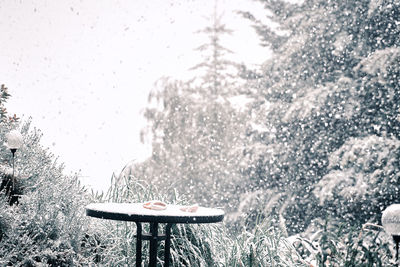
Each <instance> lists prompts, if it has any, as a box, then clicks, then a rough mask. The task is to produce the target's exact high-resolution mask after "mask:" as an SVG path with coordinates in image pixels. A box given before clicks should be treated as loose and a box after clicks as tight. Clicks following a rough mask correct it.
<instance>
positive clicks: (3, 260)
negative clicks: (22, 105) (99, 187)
mask: <svg viewBox="0 0 400 267" xmlns="http://www.w3.org/2000/svg"><path fill="white" fill-rule="evenodd" d="M16 128H18V129H19V130H20V131H21V133H22V136H23V146H22V147H21V148H20V149H18V150H17V151H16V153H15V177H14V179H15V180H16V184H17V185H18V188H19V190H17V191H13V193H18V194H19V196H18V203H14V205H10V203H9V201H8V197H9V196H7V195H6V193H7V192H6V190H2V191H1V192H0V207H1V208H0V229H1V230H0V265H2V266H7V265H8V266H38V265H45V266H46V265H49V266H75V265H82V264H83V265H85V264H87V263H89V262H90V260H88V259H87V258H85V257H83V256H82V255H83V254H84V249H82V248H81V243H82V240H83V237H84V234H85V233H86V232H87V231H88V230H87V227H86V226H87V222H86V216H85V215H84V206H85V204H86V203H87V202H88V201H89V198H90V195H89V194H88V193H87V192H86V191H85V189H84V188H83V187H82V186H80V185H79V182H78V178H77V176H76V175H71V176H67V175H64V173H63V166H62V165H61V164H59V163H57V160H56V159H55V156H54V155H52V154H51V153H50V152H49V151H48V150H47V149H45V148H43V147H42V146H41V144H40V138H41V133H40V132H39V131H38V130H37V129H31V127H30V121H29V120H28V121H27V122H24V123H14V122H10V121H3V122H2V123H1V124H0V138H1V140H5V135H6V134H7V133H9V132H10V130H12V129H16ZM0 158H1V162H3V166H2V168H1V171H2V180H4V179H7V177H8V176H10V174H8V172H10V170H9V169H10V167H9V166H10V165H11V162H10V161H11V152H10V150H9V149H8V148H7V147H6V146H5V145H4V144H2V145H1V146H0ZM4 189H5V188H4Z"/></svg>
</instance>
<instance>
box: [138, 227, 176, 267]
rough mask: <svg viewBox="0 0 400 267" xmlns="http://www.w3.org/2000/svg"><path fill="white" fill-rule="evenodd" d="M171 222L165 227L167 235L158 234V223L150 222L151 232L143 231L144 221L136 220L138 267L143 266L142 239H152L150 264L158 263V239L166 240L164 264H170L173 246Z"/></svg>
mask: <svg viewBox="0 0 400 267" xmlns="http://www.w3.org/2000/svg"><path fill="white" fill-rule="evenodd" d="M171 227H172V224H171V223H167V226H166V227H165V235H158V223H150V234H148V233H143V232H142V223H141V222H136V267H141V266H142V240H149V241H150V253H149V259H150V260H149V266H150V267H156V265H157V247H158V241H161V240H165V251H164V266H165V267H168V266H169V261H170V246H171Z"/></svg>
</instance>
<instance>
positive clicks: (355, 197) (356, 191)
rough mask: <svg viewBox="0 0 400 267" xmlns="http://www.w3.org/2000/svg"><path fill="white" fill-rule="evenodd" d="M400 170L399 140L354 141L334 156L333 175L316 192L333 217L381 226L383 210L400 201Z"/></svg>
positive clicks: (366, 138) (322, 181) (366, 139)
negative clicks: (370, 221)
mask: <svg viewBox="0 0 400 267" xmlns="http://www.w3.org/2000/svg"><path fill="white" fill-rule="evenodd" d="M399 168H400V141H399V140H398V139H396V138H388V137H378V136H367V137H364V138H352V139H350V140H348V141H347V142H346V143H345V144H344V145H343V146H341V147H340V148H339V149H338V150H337V151H335V152H333V153H332V154H331V155H330V157H329V167H328V169H329V172H328V173H327V174H326V175H325V176H324V177H323V178H322V179H321V180H320V181H319V182H318V183H317V185H316V186H315V189H314V191H313V192H314V194H315V195H316V196H317V197H318V199H319V201H320V205H321V206H324V207H325V209H326V210H327V211H328V213H329V214H330V215H333V216H335V217H337V218H340V219H341V220H343V219H346V221H347V222H351V223H354V222H357V223H359V222H365V221H367V220H372V221H374V222H379V221H380V216H381V212H382V210H383V209H385V208H386V207H387V206H389V205H390V204H392V203H394V202H396V201H398V199H399V198H400V190H399V188H398V184H399V183H400V169H399ZM343 222H344V221H343Z"/></svg>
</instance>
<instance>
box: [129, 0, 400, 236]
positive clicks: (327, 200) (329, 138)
mask: <svg viewBox="0 0 400 267" xmlns="http://www.w3.org/2000/svg"><path fill="white" fill-rule="evenodd" d="M261 2H262V3H263V4H264V6H265V16H266V17H267V18H268V19H269V21H270V22H271V23H269V24H268V25H266V24H265V23H262V22H261V21H262V20H261V19H260V18H257V17H256V16H255V15H253V14H251V13H248V12H242V15H243V16H244V17H245V18H247V19H249V20H251V21H252V22H253V25H254V29H255V30H256V31H257V33H258V35H259V37H260V42H261V44H262V45H264V46H268V47H270V48H271V49H272V51H273V52H274V53H273V56H272V57H271V58H266V59H265V63H264V64H263V65H262V66H261V67H260V68H258V69H248V68H247V67H246V66H244V65H241V64H237V63H234V62H231V61H229V60H227V58H228V57H227V54H228V53H229V50H228V49H226V48H225V47H224V46H223V45H222V44H221V38H222V36H223V35H224V34H229V31H228V30H227V28H226V27H225V25H224V24H223V23H222V22H221V18H220V17H218V16H216V12H215V15H214V17H213V18H212V19H211V21H212V23H211V25H210V26H209V27H207V28H206V29H205V30H204V31H203V32H204V33H205V34H206V35H207V36H208V37H209V42H208V43H206V44H204V45H203V46H201V47H200V52H202V53H203V55H204V61H203V62H201V63H200V64H199V65H197V66H196V70H199V69H201V70H202V71H203V72H202V73H203V75H198V73H196V75H195V78H194V79H193V80H190V81H176V80H172V79H167V78H166V79H161V80H160V82H159V83H158V84H157V86H156V88H155V89H154V91H153V92H152V93H151V94H150V95H149V107H148V108H147V110H146V112H145V116H146V118H147V120H148V122H149V124H148V128H147V129H145V131H144V133H143V136H147V137H150V139H151V142H152V145H153V153H152V156H151V158H149V159H148V160H147V161H145V162H143V163H138V164H136V165H135V166H133V167H132V168H131V169H130V172H129V174H130V177H131V178H132V179H146V180H148V181H151V182H152V183H155V184H158V185H159V186H160V189H161V190H165V191H167V192H171V190H177V191H179V193H181V194H186V195H188V196H189V197H190V199H192V200H193V201H194V202H199V203H200V204H205V205H211V206H223V207H224V208H225V209H226V210H227V212H228V213H229V214H228V216H227V218H228V219H229V218H231V219H232V220H239V218H243V216H237V215H243V214H244V215H245V218H246V219H245V220H247V221H246V223H251V222H252V221H254V220H255V219H256V218H257V217H259V216H266V217H271V218H273V221H275V223H276V224H279V225H280V226H281V227H282V229H284V230H286V231H288V233H289V234H291V233H295V232H302V231H305V230H306V228H307V226H308V225H309V224H310V223H311V222H312V221H313V220H314V219H316V218H330V219H331V220H336V219H339V220H341V221H344V222H346V223H348V224H350V225H351V224H359V223H363V222H366V221H374V222H376V221H379V219H380V214H381V211H382V209H384V208H385V207H386V206H387V205H389V204H391V203H393V202H395V201H396V200H397V199H398V198H399V197H400V193H399V182H400V181H399V175H400V172H399V167H400V161H399V156H400V140H399V138H400V136H399V134H400V128H399V127H400V99H399V79H400V76H399V74H400V73H399V70H400V69H399V68H400V67H399V66H400V64H399V60H400V48H399V42H400V40H399V36H400V35H399V31H400V21H399V15H400V13H399V12H400V10H399V5H400V3H399V2H398V1H394V0H382V1H369V0H355V1H344V0H338V1H325V0H306V1H304V2H302V3H298V4H291V3H288V2H286V1H280V0H266V1H261ZM277 25H278V26H277ZM260 56H261V55H260ZM235 100H236V102H235ZM237 100H239V102H240V103H242V105H243V106H244V107H240V106H239V105H238V104H237V102H238V101H237Z"/></svg>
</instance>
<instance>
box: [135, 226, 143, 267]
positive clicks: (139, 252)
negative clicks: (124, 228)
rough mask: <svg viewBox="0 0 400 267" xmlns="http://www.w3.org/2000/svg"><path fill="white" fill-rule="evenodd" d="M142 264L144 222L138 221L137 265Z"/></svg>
mask: <svg viewBox="0 0 400 267" xmlns="http://www.w3.org/2000/svg"><path fill="white" fill-rule="evenodd" d="M141 266H142V224H141V223H140V222H136V267H141Z"/></svg>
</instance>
